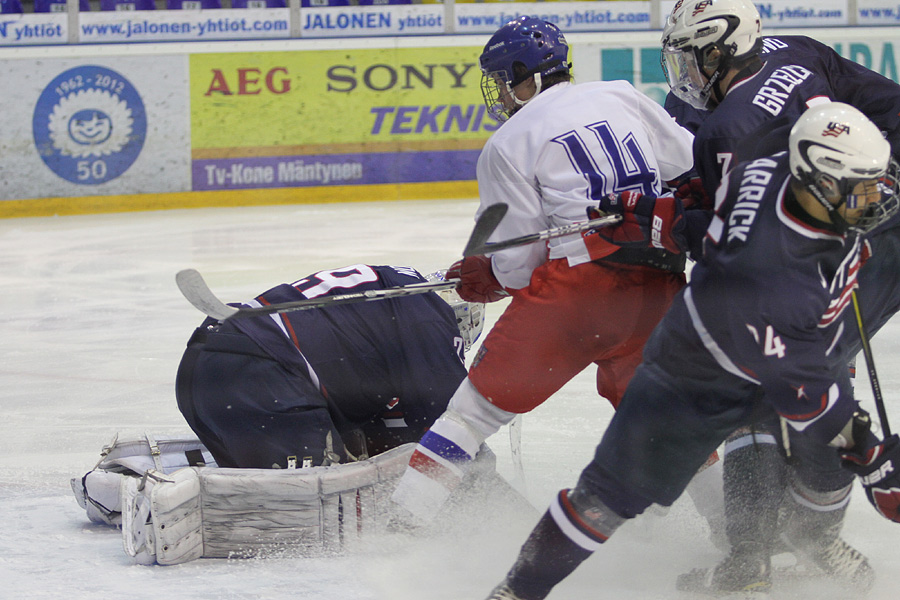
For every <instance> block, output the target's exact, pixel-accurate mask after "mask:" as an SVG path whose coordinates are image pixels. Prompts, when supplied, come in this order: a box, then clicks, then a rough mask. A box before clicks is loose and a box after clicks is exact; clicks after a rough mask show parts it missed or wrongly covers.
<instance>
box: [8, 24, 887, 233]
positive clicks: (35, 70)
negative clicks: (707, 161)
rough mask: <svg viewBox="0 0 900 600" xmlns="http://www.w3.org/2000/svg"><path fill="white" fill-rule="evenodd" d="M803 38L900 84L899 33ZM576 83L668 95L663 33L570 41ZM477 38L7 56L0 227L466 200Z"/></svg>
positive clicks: (476, 141)
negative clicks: (176, 212) (246, 208)
mask: <svg viewBox="0 0 900 600" xmlns="http://www.w3.org/2000/svg"><path fill="white" fill-rule="evenodd" d="M773 33H783V34H788V33H803V34H807V35H811V36H813V37H815V38H817V39H820V40H822V41H823V42H825V43H827V44H829V45H831V46H833V47H834V48H835V49H836V50H837V51H838V52H839V53H840V54H841V55H843V56H846V57H849V58H851V59H852V60H855V61H857V62H860V63H862V64H864V65H866V66H869V67H870V68H872V69H874V70H876V71H878V72H880V73H882V74H884V75H886V76H887V77H889V78H891V79H893V80H895V81H896V80H898V75H897V58H898V57H897V52H898V50H897V49H896V48H895V40H896V29H894V28H876V27H870V28H840V29H833V28H829V29H803V30H796V31H790V30H778V31H777V32H773ZM568 38H569V41H570V43H571V46H572V52H571V54H570V59H571V60H572V62H573V63H574V72H575V77H576V81H582V82H583V81H592V80H603V79H605V80H612V79H626V80H629V81H631V82H632V83H634V84H635V86H636V87H637V88H638V89H640V90H641V91H643V92H644V93H646V94H648V95H649V96H651V97H652V98H654V99H655V100H657V101H658V102H662V100H663V98H664V97H665V94H666V92H667V89H668V88H667V86H666V84H665V81H664V78H663V75H662V71H661V69H660V65H659V45H658V44H659V34H658V32H628V33H623V32H607V33H575V34H572V35H570V36H568ZM479 42H481V38H480V36H474V37H473V36H461V35H456V36H439V37H408V38H356V39H340V40H331V39H320V40H300V39H297V40H277V41H267V40H257V41H243V42H241V41H233V42H208V43H166V44H152V43H147V44H129V45H105V46H101V45H94V46H45V47H29V48H4V49H0V57H2V58H3V60H0V75H2V77H3V80H4V81H5V82H8V83H7V85H8V87H9V88H11V89H15V90H16V96H17V100H16V101H15V102H9V103H7V106H6V107H5V110H4V111H3V112H2V114H0V124H2V127H3V131H4V133H5V135H4V137H3V140H0V151H2V153H3V158H4V160H3V164H4V176H3V177H2V178H0V217H19V216H43V215H52V214H80V213H99V212H117V211H137V210H157V209H167V208H191V207H200V206H234V205H262V204H290V203H298V204H302V203H312V202H347V201H361V200H380V201H384V200H404V199H413V198H419V199H432V198H434V199H440V198H462V197H472V196H474V195H477V187H476V185H475V183H474V179H475V163H476V161H477V158H478V154H479V152H480V149H481V147H482V146H483V144H484V142H485V140H487V138H488V137H489V136H490V135H491V133H492V132H493V131H495V130H496V129H497V127H499V124H498V123H497V121H496V120H495V119H494V118H493V117H491V116H490V115H489V114H488V113H487V111H486V110H485V108H484V106H483V104H482V102H481V92H480V79H481V74H480V72H479V70H478V67H477V57H478V54H479V51H480V47H479V45H478V43H479Z"/></svg>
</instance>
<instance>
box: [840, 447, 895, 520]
mask: <svg viewBox="0 0 900 600" xmlns="http://www.w3.org/2000/svg"><path fill="white" fill-rule="evenodd" d="M869 436H870V437H869V440H870V444H868V445H867V444H863V446H867V447H865V449H861V450H860V451H849V452H844V453H842V454H841V458H842V459H843V464H844V466H845V467H846V468H848V469H850V470H851V471H853V472H854V473H856V474H857V475H859V479H860V482H861V483H862V486H863V488H864V489H865V490H866V496H867V497H868V498H869V502H871V503H872V505H873V506H874V507H875V510H877V511H878V512H880V513H881V514H882V516H884V517H885V518H886V519H890V520H891V521H894V522H895V523H900V438H898V437H897V434H896V433H895V434H894V435H892V436H891V437H889V438H887V439H885V440H884V441H879V440H878V439H876V438H875V436H874V435H872V434H869Z"/></svg>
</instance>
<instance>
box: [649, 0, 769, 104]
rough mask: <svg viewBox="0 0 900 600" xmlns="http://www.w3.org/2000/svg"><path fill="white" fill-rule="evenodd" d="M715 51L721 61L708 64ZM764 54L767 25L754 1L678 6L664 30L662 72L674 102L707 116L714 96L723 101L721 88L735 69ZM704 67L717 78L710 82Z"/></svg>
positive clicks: (683, 1) (711, 0) (693, 1)
mask: <svg viewBox="0 0 900 600" xmlns="http://www.w3.org/2000/svg"><path fill="white" fill-rule="evenodd" d="M714 48H715V49H718V50H719V52H720V53H721V55H720V57H719V59H718V60H717V61H716V62H711V63H708V62H707V58H708V52H709V51H710V50H712V49H714ZM761 48H762V23H761V20H760V17H759V11H757V10H756V7H755V6H754V5H753V3H752V2H750V0H679V1H678V3H676V4H675V8H673V9H672V13H671V14H670V15H669V17H668V18H667V19H666V24H665V27H664V28H663V34H662V68H663V72H664V73H665V74H666V81H667V82H668V84H669V87H670V88H671V89H672V93H673V94H675V96H677V97H678V98H680V99H681V100H683V101H685V102H687V103H688V104H690V105H691V106H693V107H694V108H698V109H701V110H706V109H708V108H709V106H710V100H711V99H712V98H713V97H714V96H715V101H716V103H718V102H719V101H721V97H719V92H718V90H717V86H716V83H717V82H718V81H719V79H720V78H721V77H722V76H723V75H724V74H725V73H726V72H727V71H728V69H730V68H731V66H732V64H733V63H734V62H735V61H736V60H738V61H739V60H743V59H745V58H748V57H750V56H752V55H756V54H759V51H760V49H761ZM704 66H705V67H706V68H715V72H714V73H713V74H712V75H711V76H709V77H707V76H706V75H705V74H704V72H703V67H704Z"/></svg>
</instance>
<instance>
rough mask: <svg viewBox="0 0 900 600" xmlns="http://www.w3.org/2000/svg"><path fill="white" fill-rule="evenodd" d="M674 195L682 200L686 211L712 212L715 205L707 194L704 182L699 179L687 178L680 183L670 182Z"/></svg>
mask: <svg viewBox="0 0 900 600" xmlns="http://www.w3.org/2000/svg"><path fill="white" fill-rule="evenodd" d="M669 185H671V186H672V189H673V192H672V193H673V195H674V196H675V197H676V198H678V199H679V200H681V205H682V206H684V208H685V209H691V208H701V209H706V210H712V208H713V203H712V202H711V201H710V199H709V196H708V195H707V194H706V189H705V188H704V187H703V182H702V181H700V178H699V177H685V178H684V179H681V180H679V181H673V182H670V183H669Z"/></svg>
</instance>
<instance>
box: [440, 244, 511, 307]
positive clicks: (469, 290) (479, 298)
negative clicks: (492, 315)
mask: <svg viewBox="0 0 900 600" xmlns="http://www.w3.org/2000/svg"><path fill="white" fill-rule="evenodd" d="M446 277H447V279H459V285H458V286H457V288H456V291H457V293H458V294H459V296H460V298H462V299H463V300H465V301H467V302H496V301H497V300H502V299H503V298H506V297H507V296H509V293H508V292H507V291H506V290H505V289H503V286H502V285H500V282H499V281H497V278H496V277H495V276H494V270H493V269H492V268H491V259H490V257H489V256H484V255H483V254H479V255H476V256H467V257H466V258H464V259H462V260H458V261H456V262H455V263H453V264H452V265H451V266H450V268H449V269H447V275H446Z"/></svg>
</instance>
